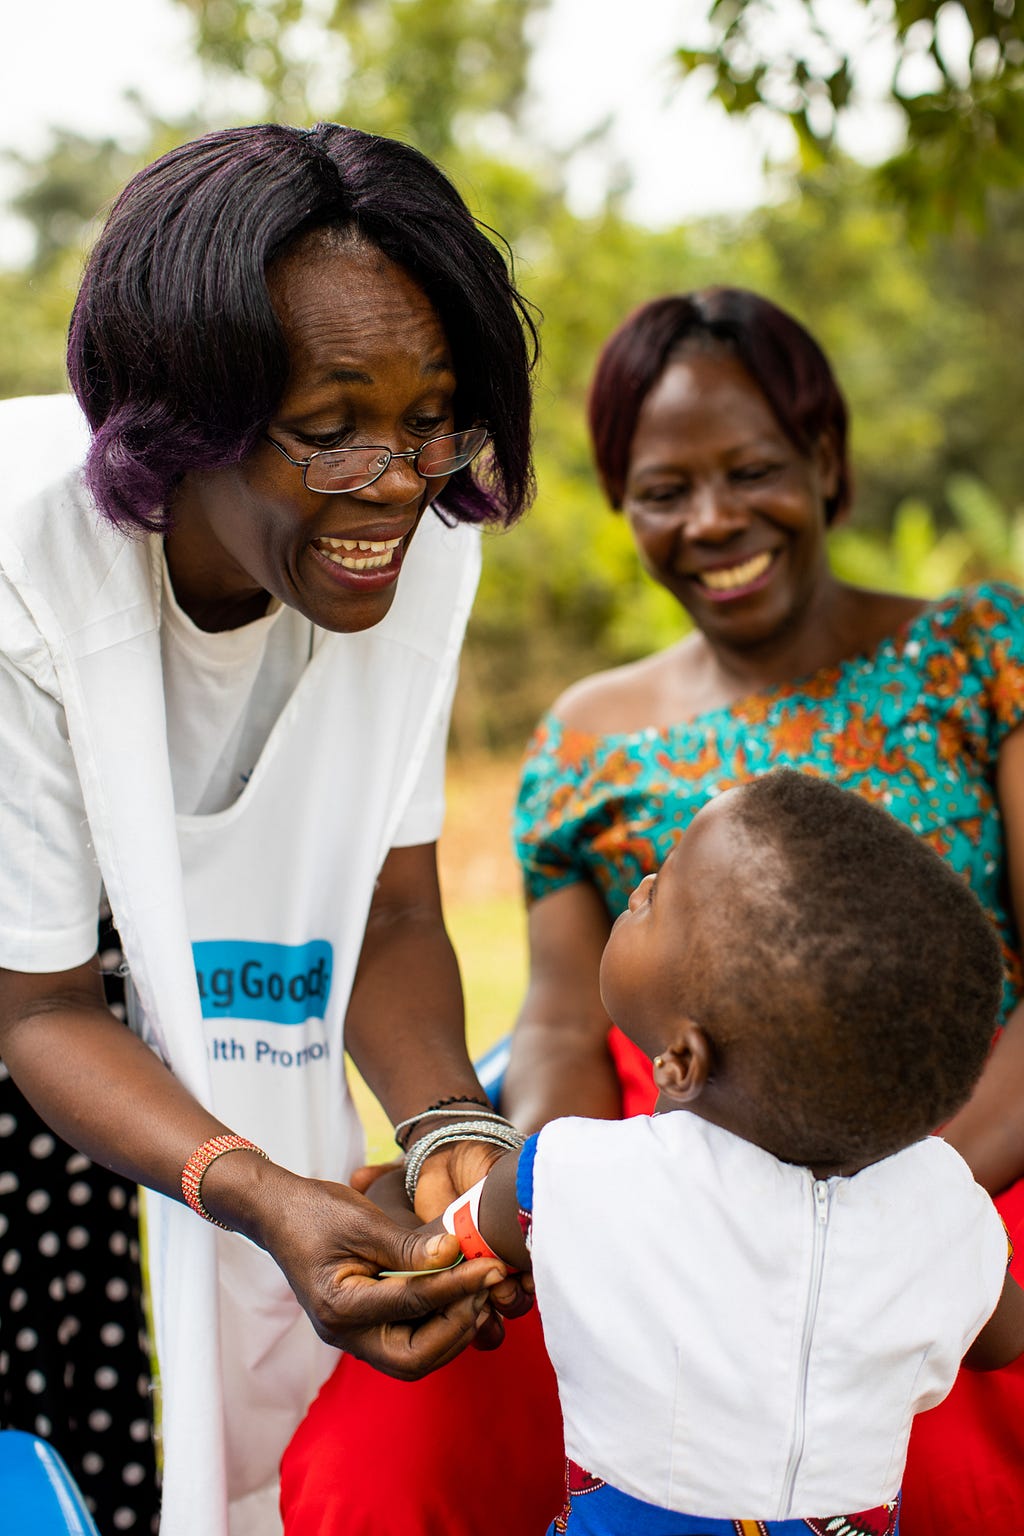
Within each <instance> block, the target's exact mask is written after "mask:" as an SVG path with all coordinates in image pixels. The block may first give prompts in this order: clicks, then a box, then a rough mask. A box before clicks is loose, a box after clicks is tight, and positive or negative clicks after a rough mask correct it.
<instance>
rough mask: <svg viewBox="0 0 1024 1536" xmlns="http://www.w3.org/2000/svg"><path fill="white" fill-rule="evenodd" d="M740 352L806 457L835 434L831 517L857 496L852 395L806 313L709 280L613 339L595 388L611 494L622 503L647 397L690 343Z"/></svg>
mask: <svg viewBox="0 0 1024 1536" xmlns="http://www.w3.org/2000/svg"><path fill="white" fill-rule="evenodd" d="M688 348H693V349H701V350H707V349H716V348H717V349H721V350H722V351H725V352H728V353H729V354H730V355H731V356H733V357H735V358H736V359H737V361H738V362H739V363H740V364H741V365H742V366H743V367H744V368H745V369H746V371H747V373H749V375H750V377H751V379H752V380H753V381H754V383H755V384H756V385H757V387H758V389H760V391H761V393H762V394H763V395H764V397H765V399H766V400H767V402H768V404H769V406H770V407H771V409H772V411H773V413H774V415H775V419H776V420H777V421H778V423H779V426H780V427H781V428H782V430H783V432H784V433H785V434H786V436H787V437H788V438H789V440H790V442H791V443H792V444H793V445H794V447H795V448H796V449H797V450H798V452H800V453H802V454H803V455H804V456H805V457H810V455H811V454H813V453H814V451H815V449H816V448H817V447H818V445H819V443H820V442H821V441H822V440H823V439H826V440H828V441H829V442H830V443H831V446H832V449H833V451H834V453H835V455H836V464H837V469H838V479H837V483H836V490H835V493H834V495H832V496H830V497H829V498H828V500H827V501H826V504H825V516H826V519H827V521H828V522H832V521H833V520H834V519H835V518H836V517H837V516H838V514H839V513H840V512H842V511H844V510H845V508H846V507H848V506H849V504H850V498H851V492H852V482H851V475H850V463H849V457H848V452H847V412H846V402H845V401H844V399H843V396H842V394H841V392H840V389H839V385H838V384H837V383H836V380H835V376H834V375H833V373H832V369H831V367H830V366H829V362H828V359H827V358H826V356H825V354H824V352H823V351H822V350H821V348H820V347H819V346H818V343H817V342H816V341H815V340H814V337H813V336H811V335H810V334H809V332H807V331H805V330H804V328H803V326H802V325H801V324H800V323H799V321H797V320H794V318H793V316H792V315H789V314H787V313H786V311H785V310H783V309H779V307H778V305H776V304H772V303H771V302H770V301H769V300H768V299H763V298H761V296H760V295H759V294H756V293H751V292H749V291H748V290H747V289H745V288H704V289H702V290H701V291H699V292H697V293H684V294H677V295H671V296H669V297H667V298H663V299H654V300H653V301H652V302H651V303H650V304H644V305H643V306H642V307H641V308H640V309H638V310H635V311H634V313H633V314H631V315H630V316H629V318H628V319H627V320H625V321H624V322H623V324H622V325H620V326H619V328H618V330H617V331H615V332H614V334H613V335H612V336H611V337H610V338H609V339H608V341H607V342H606V343H605V346H604V349H603V350H602V352H601V355H600V357H599V358H598V361H597V369H596V371H595V373H594V378H593V382H592V384H591V387H590V401H589V420H590V435H591V440H592V442H593V447H594V458H595V460H596V462H597V470H598V474H599V476H600V478H601V483H602V485H603V487H604V491H605V495H606V496H607V497H608V500H609V502H610V503H611V505H612V506H613V507H614V508H615V509H616V510H618V509H619V508H621V506H622V499H623V496H624V494H625V488H626V478H627V475H628V472H629V459H630V453H631V451H632V446H633V435H634V433H635V432H636V424H637V420H638V419H639V416H640V410H641V407H642V406H643V403H644V401H645V400H646V398H647V396H648V395H649V394H650V392H651V390H652V389H653V388H654V386H655V384H657V382H658V380H659V379H660V378H661V376H662V374H663V373H664V371H665V369H666V368H667V367H668V365H669V364H670V363H671V362H673V361H675V360H676V359H677V358H678V356H679V355H680V354H681V353H683V352H685V350H686V349H688Z"/></svg>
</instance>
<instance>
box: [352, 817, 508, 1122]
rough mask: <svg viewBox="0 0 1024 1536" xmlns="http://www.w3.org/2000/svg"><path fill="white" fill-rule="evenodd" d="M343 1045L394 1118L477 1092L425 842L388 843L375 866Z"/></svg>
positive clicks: (452, 960) (452, 958) (430, 856)
mask: <svg viewBox="0 0 1024 1536" xmlns="http://www.w3.org/2000/svg"><path fill="white" fill-rule="evenodd" d="M345 1045H346V1048H347V1050H348V1051H349V1052H350V1053H351V1055H352V1059H353V1060H354V1061H355V1063H356V1066H357V1067H358V1068H359V1070H360V1072H361V1073H362V1074H363V1077H364V1078H365V1079H366V1082H367V1084H368V1085H369V1087H370V1088H371V1089H372V1091H373V1092H374V1093H375V1094H376V1096H377V1098H378V1099H379V1100H380V1102H381V1103H382V1104H383V1106H384V1108H385V1110H386V1111H387V1113H388V1114H389V1115H390V1116H391V1120H392V1123H393V1124H397V1122H398V1121H399V1120H404V1119H405V1118H406V1117H407V1116H409V1115H414V1114H418V1113H419V1112H420V1111H422V1110H423V1109H425V1108H426V1107H427V1105H428V1104H433V1103H435V1102H437V1100H439V1099H445V1098H451V1097H452V1096H454V1095H456V1094H467V1095H470V1096H472V1097H475V1096H478V1095H480V1093H481V1088H480V1084H479V1082H478V1080H477V1076H476V1073H475V1072H474V1070H473V1066H472V1063H471V1062H470V1059H469V1055H468V1051H467V1047H466V1031H465V1016H464V1010H463V1001H462V982H461V978H460V976H459V967H458V962H457V960H456V958H455V951H454V950H453V948H452V945H451V941H450V939H449V938H448V934H447V932H446V930H445V926H444V918H443V914H442V911H441V903H440V897H439V894H438V890H437V874H436V864H435V861H434V850H433V848H432V847H430V846H427V845H425V846H423V847H421V848H398V849H394V850H393V851H392V853H391V854H390V855H389V856H388V858H387V860H386V862H385V864H384V868H383V870H382V871H381V877H380V881H379V882H378V888H377V893H376V895H375V897H374V901H373V905H372V907H371V910H370V916H369V920H368V922H367V925H366V934H365V937H364V939H363V948H362V952H361V954H360V958H359V967H358V970H357V973H356V980H355V985H354V986H353V989H352V997H351V1000H350V1002H349V1008H348V1014H347V1016H346V1020H345Z"/></svg>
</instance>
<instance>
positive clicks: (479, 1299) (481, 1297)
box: [473, 1291, 491, 1314]
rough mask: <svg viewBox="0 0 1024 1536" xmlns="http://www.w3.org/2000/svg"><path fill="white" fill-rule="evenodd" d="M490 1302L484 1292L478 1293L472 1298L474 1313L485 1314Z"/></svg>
mask: <svg viewBox="0 0 1024 1536" xmlns="http://www.w3.org/2000/svg"><path fill="white" fill-rule="evenodd" d="M490 1300H491V1298H490V1297H489V1296H488V1294H487V1292H486V1291H478V1292H477V1294H476V1295H475V1296H474V1297H473V1310H474V1312H479V1313H481V1314H482V1313H484V1312H487V1311H488V1310H489V1309H490Z"/></svg>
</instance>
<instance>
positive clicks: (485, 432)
mask: <svg viewBox="0 0 1024 1536" xmlns="http://www.w3.org/2000/svg"><path fill="white" fill-rule="evenodd" d="M265 435H266V436H267V442H268V443H270V444H271V445H272V446H273V447H274V448H276V449H277V451H278V453H279V454H281V456H282V458H285V459H287V460H288V462H289V464H294V465H295V467H296V469H301V470H302V481H303V484H304V485H305V487H306V489H307V490H309V491H321V492H322V493H323V494H324V495H325V496H341V495H344V494H345V492H346V491H364V490H365V489H366V487H367V486H368V485H372V484H373V482H374V481H375V480H379V479H380V477H381V475H382V474H383V473H384V471H385V470H386V469H387V467H388V465H389V464H390V463H391V461H392V459H408V460H409V462H410V463H411V465H412V467H413V469H414V470H415V471H416V473H417V474H418V475H419V476H420V478H421V479H423V480H437V479H440V478H441V477H442V476H444V475H454V474H455V473H456V471H457V470H460V469H465V467H466V465H467V464H471V463H472V462H473V460H474V459H475V458H476V456H477V454H478V453H480V452H481V451H482V450H483V448H484V447H485V445H486V443H487V440H488V438H489V437H490V435H491V434H490V431H489V429H488V428H487V427H484V426H477V427H467V428H466V429H465V430H464V431H462V432H448V433H446V434H445V436H444V437H431V438H429V439H428V440H427V442H425V443H421V444H420V446H419V447H418V448H411V449H410V450H409V451H408V452H407V453H394V452H392V450H391V449H390V448H385V447H384V446H383V445H382V444H373V443H361V444H360V445H359V447H357V448H322V449H320V450H319V452H317V453H311V454H310V456H309V458H308V459H293V458H292V456H291V454H290V453H288V452H287V450H286V449H284V448H282V447H281V444H280V443H278V442H275V441H274V439H273V438H272V437H270V436H269V435H267V434H265Z"/></svg>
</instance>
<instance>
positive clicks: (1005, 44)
mask: <svg viewBox="0 0 1024 1536" xmlns="http://www.w3.org/2000/svg"><path fill="white" fill-rule="evenodd" d="M858 12H860V13H861V14H860V15H858V14H857V13H858ZM794 13H795V14H796V16H797V20H798V22H799V23H800V24H799V26H797V27H794V25H793V17H794ZM707 22H708V24H709V29H710V33H711V41H710V43H705V44H703V45H702V46H699V47H684V48H680V49H679V51H678V55H677V57H678V60H679V63H680V65H681V67H682V69H683V71H684V73H686V74H689V73H691V72H693V71H695V70H696V71H701V72H703V73H705V74H707V75H709V77H710V89H711V92H712V94H713V95H714V96H715V97H716V98H717V99H718V100H719V101H720V102H721V103H722V104H723V105H724V106H725V107H726V109H727V110H728V111H729V112H739V113H746V112H749V111H751V110H757V109H765V110H767V111H769V112H771V113H773V114H777V115H781V116H783V117H785V118H787V119H788V120H789V122H790V123H791V124H792V125H793V128H794V129H795V130H796V134H797V139H798V142H799V145H800V148H801V151H802V154H803V157H804V161H805V164H808V165H814V164H817V163H819V162H820V160H821V159H822V158H824V157H828V156H830V155H832V154H833V153H834V152H835V148H836V141H837V131H838V129H839V126H840V124H841V123H842V121H843V119H844V117H845V116H847V115H848V114H849V113H850V112H851V111H852V110H853V109H855V108H857V107H859V106H860V105H862V103H863V100H864V92H863V90H862V89H861V85H862V81H861V74H862V70H861V68H860V63H861V60H862V58H863V54H864V51H865V45H866V44H867V45H868V46H870V45H871V44H872V43H873V42H874V43H878V42H880V41H883V40H884V41H887V42H888V44H889V49H888V51H889V53H890V56H891V64H890V72H889V85H888V102H889V104H890V105H891V106H893V107H895V108H896V109H897V111H898V112H899V114H900V116H901V117H902V120H903V125H904V128H905V133H906V145H905V148H904V149H903V150H901V151H900V152H899V153H897V154H896V155H895V156H894V157H893V158H892V159H891V160H890V161H889V162H888V163H887V164H886V165H885V166H884V168H883V170H882V172H881V179H882V183H883V186H884V187H886V188H887V189H888V191H889V192H891V193H895V194H896V195H898V197H899V198H900V199H901V200H902V201H903V202H904V204H905V205H906V206H907V207H908V208H910V209H911V210H912V212H913V214H914V216H915V223H916V224H917V225H918V226H919V227H923V226H929V225H936V226H940V227H941V226H943V225H945V226H949V225H951V224H954V223H956V222H958V221H959V220H963V219H966V220H970V221H973V222H976V223H978V222H980V221H981V220H982V219H983V217H984V214H985V209H986V196H987V193H988V192H989V191H990V189H992V188H1000V187H1003V188H1014V187H1020V186H1021V185H1022V184H1024V7H1022V3H1021V0H847V4H846V6H845V8H844V7H842V6H837V5H836V4H834V3H833V4H832V5H831V6H829V5H827V4H823V3H821V0H788V3H787V0H711V4H710V7H709V8H708V11H707ZM857 22H859V23H861V24H860V25H853V23H857ZM794 34H796V35H795V39H794Z"/></svg>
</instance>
